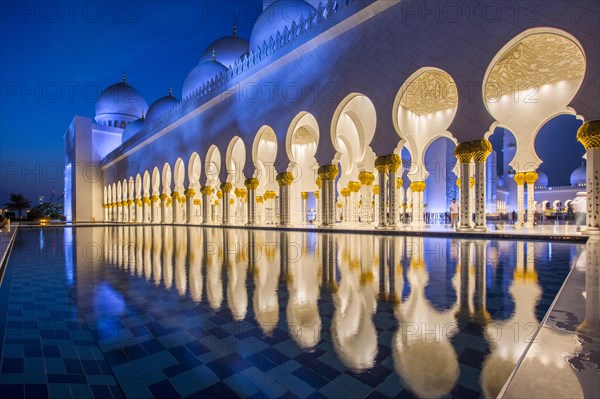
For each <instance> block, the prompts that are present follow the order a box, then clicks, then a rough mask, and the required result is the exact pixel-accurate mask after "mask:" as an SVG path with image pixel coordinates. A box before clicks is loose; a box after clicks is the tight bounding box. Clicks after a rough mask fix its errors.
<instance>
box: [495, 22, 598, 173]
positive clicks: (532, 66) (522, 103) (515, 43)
mask: <svg viewBox="0 0 600 399" xmlns="http://www.w3.org/2000/svg"><path fill="white" fill-rule="evenodd" d="M585 70H586V61H585V55H584V53H583V50H582V48H581V46H580V44H579V43H578V42H577V40H576V39H575V38H573V37H572V36H571V35H569V34H568V33H566V32H563V31H560V30H557V29H552V28H534V29H529V30H527V31H525V32H523V33H521V34H520V35H518V36H517V37H515V38H514V39H513V40H511V41H510V42H509V43H507V44H506V45H505V46H504V47H503V48H502V49H501V50H500V51H499V52H498V54H496V56H495V57H494V59H493V60H492V62H491V63H490V66H489V67H488V70H487V72H486V76H485V79H484V84H483V97H484V101H485V104H486V107H487V109H488V111H489V113H490V114H491V115H492V116H493V117H494V118H495V119H496V120H497V121H498V123H499V124H501V125H502V126H506V127H507V128H509V129H510V130H511V131H512V132H513V133H514V135H515V139H516V141H517V144H518V147H517V152H516V154H515V158H514V159H513V161H512V162H511V166H512V167H513V168H514V169H515V170H516V171H517V172H525V171H534V170H536V169H537V168H538V167H539V165H540V163H541V159H540V158H539V156H538V154H537V153H536V151H535V146H534V142H535V138H536V136H537V134H538V132H539V130H540V128H541V127H542V125H544V124H545V123H546V121H548V120H550V119H552V118H553V117H554V116H556V115H560V114H565V113H566V114H574V113H575V111H574V110H573V109H571V108H569V103H570V102H571V100H572V99H573V97H574V96H575V94H576V93H577V91H578V90H579V87H580V86H581V83H582V82H583V77H584V75H585Z"/></svg>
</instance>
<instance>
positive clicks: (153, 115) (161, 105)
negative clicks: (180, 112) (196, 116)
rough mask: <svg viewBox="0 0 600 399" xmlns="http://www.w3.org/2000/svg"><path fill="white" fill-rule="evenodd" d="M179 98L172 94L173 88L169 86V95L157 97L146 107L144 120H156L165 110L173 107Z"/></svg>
mask: <svg viewBox="0 0 600 399" xmlns="http://www.w3.org/2000/svg"><path fill="white" fill-rule="evenodd" d="M178 102H179V100H178V99H177V98H176V97H175V96H173V90H172V89H171V88H169V95H168V96H164V97H161V98H159V99H158V100H156V101H154V103H153V104H152V105H151V106H150V108H148V113H147V114H146V120H147V121H148V122H149V123H150V122H155V121H157V120H158V119H159V118H160V117H161V116H162V115H163V114H164V113H165V112H167V111H168V110H170V109H171V108H173V107H174V106H175V105H177V103H178Z"/></svg>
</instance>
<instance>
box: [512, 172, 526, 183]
mask: <svg viewBox="0 0 600 399" xmlns="http://www.w3.org/2000/svg"><path fill="white" fill-rule="evenodd" d="M513 180H514V181H515V183H517V185H518V186H522V185H523V184H525V173H523V172H519V173H515V175H514V177H513Z"/></svg>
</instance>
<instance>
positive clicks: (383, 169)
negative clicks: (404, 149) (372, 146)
mask: <svg viewBox="0 0 600 399" xmlns="http://www.w3.org/2000/svg"><path fill="white" fill-rule="evenodd" d="M375 169H377V172H379V174H384V173H387V172H388V170H389V166H388V160H387V158H386V156H385V155H382V156H379V157H377V158H375Z"/></svg>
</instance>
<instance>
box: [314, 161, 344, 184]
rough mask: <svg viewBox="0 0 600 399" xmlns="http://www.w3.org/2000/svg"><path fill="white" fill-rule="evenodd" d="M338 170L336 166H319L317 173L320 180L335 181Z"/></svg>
mask: <svg viewBox="0 0 600 399" xmlns="http://www.w3.org/2000/svg"><path fill="white" fill-rule="evenodd" d="M339 172H340V170H339V169H338V166H337V165H333V164H330V165H321V166H319V169H318V173H319V177H320V178H321V179H322V180H335V178H336V177H337V175H338V173H339Z"/></svg>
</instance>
